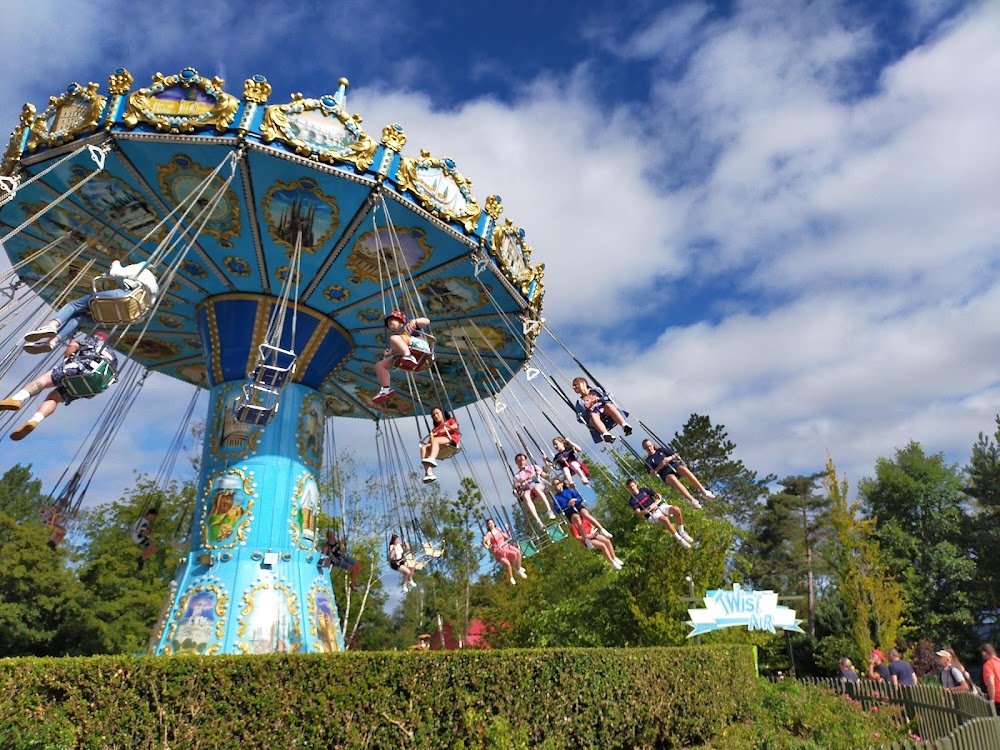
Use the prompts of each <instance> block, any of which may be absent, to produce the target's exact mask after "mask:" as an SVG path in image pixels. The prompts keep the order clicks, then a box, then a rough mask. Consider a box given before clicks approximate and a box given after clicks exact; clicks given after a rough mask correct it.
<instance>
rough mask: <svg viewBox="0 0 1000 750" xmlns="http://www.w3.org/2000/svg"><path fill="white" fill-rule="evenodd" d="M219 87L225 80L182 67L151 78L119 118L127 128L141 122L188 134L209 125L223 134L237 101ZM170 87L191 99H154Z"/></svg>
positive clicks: (132, 97)
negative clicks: (206, 100) (179, 88)
mask: <svg viewBox="0 0 1000 750" xmlns="http://www.w3.org/2000/svg"><path fill="white" fill-rule="evenodd" d="M223 84H225V81H224V80H223V79H222V78H219V77H218V76H216V77H215V78H212V79H211V80H209V79H208V78H203V77H202V76H200V75H198V71H197V70H195V69H194V68H184V70H182V71H181V72H180V73H178V74H177V75H173V76H165V75H163V74H162V73H157V74H156V75H154V76H153V83H152V85H151V86H148V87H146V88H142V89H139V90H138V91H136V92H135V93H134V94H131V95H130V96H129V98H128V100H127V102H126V105H125V113H124V114H123V115H122V119H123V120H124V122H125V124H126V125H128V126H129V127H135V126H136V125H138V124H139V123H140V122H145V123H149V124H150V125H153V126H155V127H156V129H157V130H160V131H166V132H168V133H192V132H194V131H195V130H196V129H198V128H204V127H211V126H214V127H215V129H216V130H218V131H220V132H221V131H224V130H225V129H226V128H227V127H229V125H231V124H232V122H233V119H234V118H235V117H236V110H237V109H239V106H240V100H239V99H237V98H236V97H235V96H231V95H230V94H227V93H226V92H225V91H223V90H222V86H223ZM174 86H181V87H183V88H184V89H185V90H186V91H190V92H192V94H193V95H194V97H195V99H194V100H193V101H190V102H179V101H174V100H168V99H160V98H158V96H157V95H158V94H162V93H163V92H164V91H166V90H167V89H169V88H172V87H174ZM197 92H201V93H202V94H203V95H204V96H205V97H206V98H208V99H211V100H212V102H213V103H211V104H210V103H208V102H203V101H201V100H199V99H198V97H197Z"/></svg>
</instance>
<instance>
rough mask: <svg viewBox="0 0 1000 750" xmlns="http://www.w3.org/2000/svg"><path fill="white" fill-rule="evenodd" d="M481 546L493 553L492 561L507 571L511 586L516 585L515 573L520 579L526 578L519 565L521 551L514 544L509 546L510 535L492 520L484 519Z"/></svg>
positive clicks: (526, 574) (526, 575)
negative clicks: (484, 530)
mask: <svg viewBox="0 0 1000 750" xmlns="http://www.w3.org/2000/svg"><path fill="white" fill-rule="evenodd" d="M483 546H484V547H485V548H486V549H488V550H489V551H490V552H492V553H493V559H494V560H496V561H497V562H498V563H500V564H501V565H503V566H504V567H505V568H506V569H507V577H508V578H509V579H510V585H511V586H513V585H514V584H515V583H517V581H515V580H514V573H515V572H516V573H517V574H518V575H519V576H521V578H527V577H528V573H527V571H525V569H524V567H523V566H522V565H521V562H522V556H521V550H520V549H518V547H517V545H516V544H511V541H510V534H508V533H507V532H506V531H504V530H503V529H501V528H500V527H499V526H497V525H496V524H495V523H494V522H493V519H492V518H487V519H486V535H485V536H484V537H483Z"/></svg>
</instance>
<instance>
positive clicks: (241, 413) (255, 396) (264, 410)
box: [233, 383, 281, 427]
mask: <svg viewBox="0 0 1000 750" xmlns="http://www.w3.org/2000/svg"><path fill="white" fill-rule="evenodd" d="M280 398H281V391H279V390H278V389H276V388H269V387H267V386H263V385H260V384H258V383H246V384H244V386H243V395H241V396H240V397H239V398H237V399H236V401H234V402H233V416H234V417H236V420H237V421H239V422H243V423H244V424H252V425H255V426H257V427H264V426H266V425H269V424H270V423H271V421H272V420H273V419H274V417H275V416H276V415H277V413H278V402H279V400H280Z"/></svg>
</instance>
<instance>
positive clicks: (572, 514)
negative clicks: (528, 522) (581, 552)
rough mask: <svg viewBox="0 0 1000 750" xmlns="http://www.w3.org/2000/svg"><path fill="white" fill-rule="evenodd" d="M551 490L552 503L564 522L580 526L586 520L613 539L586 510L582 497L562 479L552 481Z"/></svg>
mask: <svg viewBox="0 0 1000 750" xmlns="http://www.w3.org/2000/svg"><path fill="white" fill-rule="evenodd" d="M552 489H553V491H554V492H555V495H553V498H552V501H553V502H554V503H555V505H556V507H557V508H558V509H559V510H560V512H561V513H562V514H563V515H564V516H566V520H567V521H569V522H570V524H571V525H573V526H579V525H582V523H583V521H584V520H585V519H586V520H587V521H589V522H590V524H591V525H593V526H594V527H595V528H596V529H597V530H598V531H599V532H600V533H601V534H603V535H604V536H606V537H607V538H608V539H611V538H612V537H613V534H612V533H611V532H610V531H608V530H607V529H605V528H604V524H602V523H601V522H600V521H598V520H597V519H596V518H594V516H593V514H591V512H590V510H588V508H587V506H586V502H585V501H584V499H583V495H581V494H580V493H579V492H577V491H576V490H574V489H573V488H572V487H567V486H566V483H565V482H564V481H563V480H562V479H556V480H554V481H553V482H552Z"/></svg>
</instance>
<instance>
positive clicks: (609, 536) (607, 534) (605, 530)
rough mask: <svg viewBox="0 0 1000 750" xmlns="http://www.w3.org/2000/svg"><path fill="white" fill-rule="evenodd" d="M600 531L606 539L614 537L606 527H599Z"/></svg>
mask: <svg viewBox="0 0 1000 750" xmlns="http://www.w3.org/2000/svg"><path fill="white" fill-rule="evenodd" d="M601 533H602V534H604V536H606V537H607V538H608V539H614V538H615V535H614V534H612V533H611V532H610V531H608V530H607V529H601Z"/></svg>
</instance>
